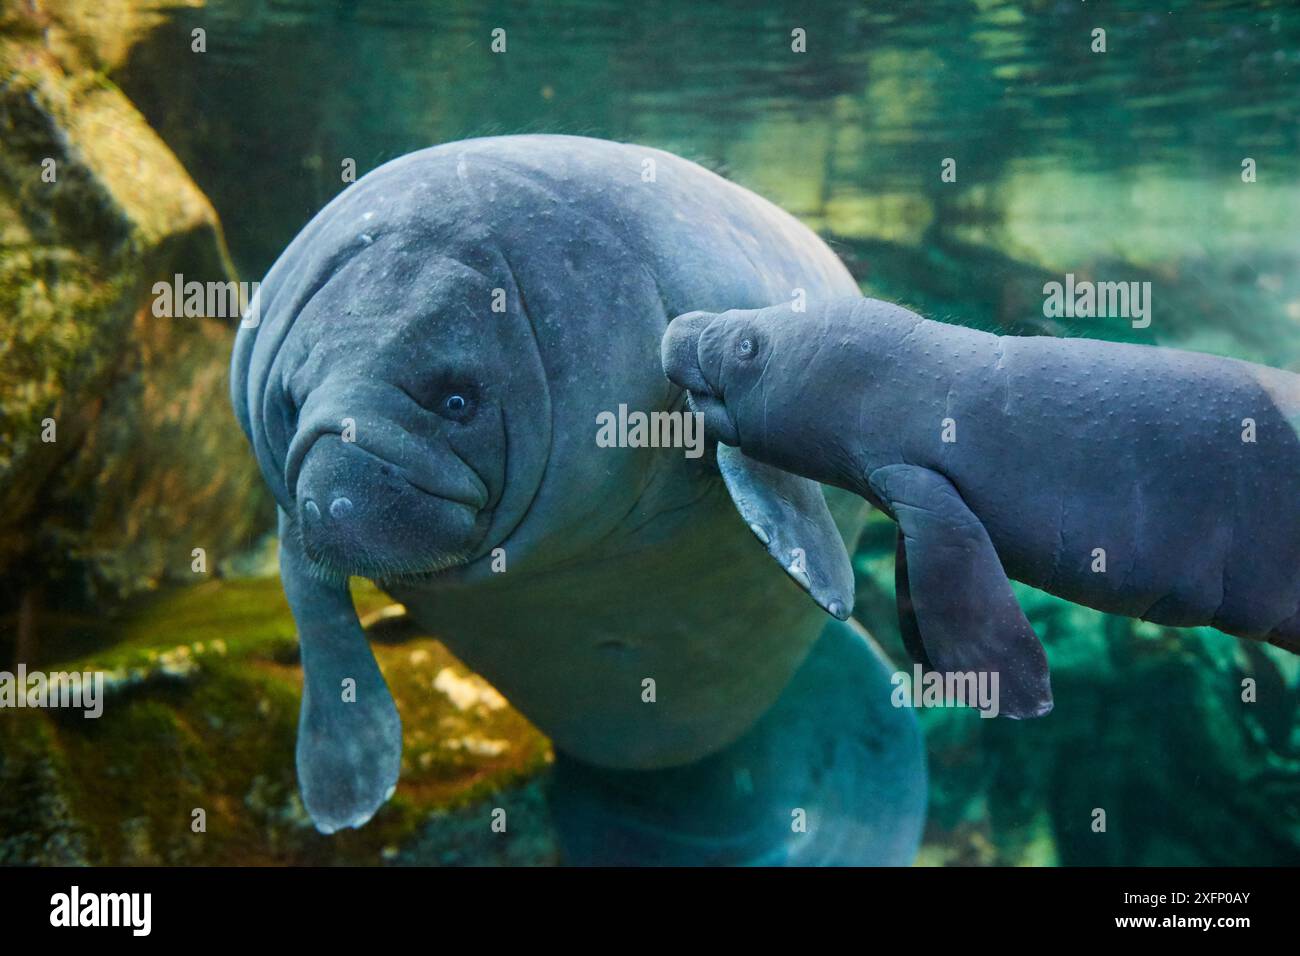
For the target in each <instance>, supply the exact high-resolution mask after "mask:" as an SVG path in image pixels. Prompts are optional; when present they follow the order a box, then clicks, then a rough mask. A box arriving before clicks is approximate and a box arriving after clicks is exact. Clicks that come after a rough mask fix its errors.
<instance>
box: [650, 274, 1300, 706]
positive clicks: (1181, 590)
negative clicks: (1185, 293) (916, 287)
mask: <svg viewBox="0 0 1300 956" xmlns="http://www.w3.org/2000/svg"><path fill="white" fill-rule="evenodd" d="M663 361H664V369H665V371H666V373H667V374H668V376H669V378H671V379H672V380H673V381H674V382H676V383H677V384H679V385H681V386H682V387H684V388H687V389H688V390H689V391H690V394H691V400H692V402H693V403H694V405H695V407H697V408H699V409H701V411H702V413H703V414H704V415H705V417H706V422H707V424H708V428H709V430H710V431H711V433H712V434H714V435H715V436H716V437H718V438H720V440H722V441H724V442H727V443H729V444H730V445H733V446H737V447H739V448H740V449H741V450H742V451H743V452H744V454H745V455H747V456H752V457H753V458H756V459H758V460H761V461H764V462H767V463H769V464H771V465H774V466H777V467H779V468H782V469H787V470H789V471H791V472H792V473H797V474H799V475H804V476H807V477H810V478H813V479H816V480H817V481H822V482H826V483H828V484H831V485H835V486H838V487H840V488H846V489H849V490H851V491H853V492H855V493H857V494H859V495H861V496H863V497H864V498H866V499H868V500H870V501H872V502H873V503H875V504H877V505H878V506H880V507H881V508H883V509H884V510H885V511H886V512H888V513H889V514H890V515H891V516H892V517H893V518H894V519H895V520H896V521H897V522H898V525H899V538H898V562H897V590H898V607H899V613H900V622H901V625H902V629H903V633H904V637H905V639H906V640H907V641H908V643H909V645H910V649H911V650H912V651H913V653H914V654H915V655H916V656H917V657H918V658H919V659H920V660H922V661H923V662H924V663H926V664H928V665H929V666H932V667H935V668H937V669H939V670H941V671H967V670H984V671H997V672H999V673H1000V674H1001V676H1002V681H1001V685H1002V686H1001V690H1002V704H1001V709H1002V712H1003V713H1006V714H1009V715H1011V716H1022V717H1024V716H1036V715H1038V714H1041V713H1045V712H1046V711H1047V710H1049V709H1050V708H1051V689H1050V686H1049V680H1048V672H1047V661H1046V658H1045V656H1044V654H1043V651H1042V648H1041V646H1040V645H1039V643H1038V640H1037V638H1036V637H1035V636H1034V633H1033V631H1032V630H1031V628H1030V626H1029V622H1028V621H1027V620H1025V616H1024V613H1023V612H1022V611H1021V610H1020V607H1019V605H1018V604H1017V603H1016V600H1015V597H1014V596H1013V595H1012V593H1011V587H1010V585H1009V584H1008V582H1007V576H1008V575H1010V577H1012V578H1015V579H1016V580H1018V581H1023V582H1025V583H1026V584H1030V585H1033V586H1034V587H1037V588H1041V589H1042V590H1045V591H1049V592H1051V593H1053V594H1056V595H1059V596H1061V597H1064V598H1067V599H1068V600H1071V601H1075V602H1077V603H1079V604H1085V605H1088V606H1089V607H1094V608H1097V609H1099V610H1102V611H1108V612H1110V613H1113V614H1123V615H1128V616H1130V617H1138V618H1142V619H1143V620H1147V621H1154V622H1156V623H1158V624H1166V625H1170V626H1174V627H1192V626H1196V625H1209V626H1212V627H1216V628H1218V629H1220V630H1222V631H1226V632H1227V633H1229V634H1234V635H1237V636H1240V637H1247V638H1256V639H1259V640H1265V641H1269V642H1271V643H1273V644H1276V645H1278V646H1279V647H1284V648H1287V649H1288V650H1291V651H1300V499H1297V496H1296V489H1297V488H1300V441H1298V440H1297V427H1298V426H1300V376H1296V375H1292V374H1290V373H1288V372H1283V371H1279V370H1278V369H1273V368H1267V367H1264V366H1260V365H1253V364H1250V363H1248V362H1241V361H1237V360H1234V359H1227V358H1219V357H1216V356H1212V355H1203V354H1199V353H1195V352H1186V351H1180V350H1177V349H1169V348H1156V347H1152V346H1140V345H1125V344H1117V343H1112V342H1101V341H1095V340H1089V339H1059V338H1051V337H1044V336H1026V337H1016V336H997V335H991V334H989V333H987V332H981V331H977V330H973V329H967V328H961V327H958V326H952V325H946V324H943V323H940V322H932V321H929V320H927V319H923V318H921V317H920V316H919V315H916V314H915V313H913V312H909V311H908V310H906V309H903V308H900V307H898V306H895V305H890V304H889V303H885V302H879V301H876V300H872V299H864V298H862V297H861V296H851V297H849V298H846V299H833V298H832V299H824V300H818V301H813V302H810V304H809V305H808V308H807V311H806V312H802V313H795V312H793V311H792V310H791V309H790V307H788V306H773V307H771V308H764V309H759V310H747V309H737V310H732V311H727V312H724V313H722V314H720V315H714V314H709V313H693V314H688V315H683V316H681V317H679V318H678V319H676V320H675V321H674V322H673V323H672V325H671V326H670V327H669V330H668V333H667V334H666V335H665V337H664V341H663Z"/></svg>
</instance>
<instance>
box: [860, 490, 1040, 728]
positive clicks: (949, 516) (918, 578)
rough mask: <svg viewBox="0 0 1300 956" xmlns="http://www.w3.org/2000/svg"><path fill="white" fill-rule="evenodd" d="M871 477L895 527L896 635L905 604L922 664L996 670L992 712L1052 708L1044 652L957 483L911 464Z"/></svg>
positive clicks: (1035, 713) (1029, 713) (1024, 713)
mask: <svg viewBox="0 0 1300 956" xmlns="http://www.w3.org/2000/svg"><path fill="white" fill-rule="evenodd" d="M870 482H871V487H872V489H873V490H874V491H875V492H876V494H877V495H879V496H880V498H881V500H882V501H884V502H885V503H886V504H887V505H888V506H889V509H890V510H891V511H892V512H893V513H894V516H895V518H896V519H897V521H898V527H899V529H900V530H901V532H902V535H903V550H904V551H905V555H904V562H905V563H904V565H903V568H904V570H903V574H902V575H901V576H900V577H899V583H900V584H901V585H902V586H903V590H901V591H900V592H899V594H898V601H899V609H900V615H899V616H900V621H899V623H900V627H901V628H902V630H903V636H904V641H905V642H906V641H907V640H908V627H909V623H910V622H909V621H908V620H907V618H908V617H909V616H910V615H909V613H908V611H909V610H910V612H911V615H914V616H915V628H916V633H918V634H919V636H920V643H921V644H922V646H923V649H924V657H925V658H927V659H928V664H927V666H929V667H931V668H933V669H934V670H937V671H940V672H943V673H949V672H955V671H984V672H996V673H997V674H998V683H999V701H998V705H999V711H1000V712H1001V713H1003V714H1005V715H1007V716H1008V717H1016V718H1023V717H1040V716H1042V715H1043V714H1046V713H1047V712H1048V711H1049V710H1051V709H1052V688H1051V681H1050V677H1049V675H1048V669H1047V655H1046V654H1045V653H1044V651H1043V646H1042V644H1040V643H1039V640H1038V636H1037V635H1036V634H1035V633H1034V630H1033V628H1031V627H1030V626H1029V621H1028V620H1026V618H1025V613H1024V611H1022V610H1021V608H1020V605H1019V603H1018V602H1017V601H1016V598H1015V595H1014V594H1013V593H1012V592H1011V582H1010V581H1008V580H1007V576H1006V572H1004V571H1003V569H1002V562H1001V561H1000V560H999V559H998V555H997V551H996V550H994V548H993V542H992V541H990V540H989V535H988V532H987V531H986V530H985V529H984V525H983V524H981V523H980V520H979V519H978V518H977V517H976V516H975V515H974V514H973V513H972V512H971V510H970V508H968V507H967V506H966V502H965V501H963V500H962V497H961V495H960V494H959V493H958V491H957V489H956V488H954V487H953V485H952V483H951V482H950V481H948V479H947V478H945V477H944V476H943V475H941V474H939V473H938V472H935V471H931V470H929V469H928V468H920V467H917V466H915V465H889V466H887V467H885V468H880V469H878V470H877V471H875V472H873V473H872V474H871V476H870ZM923 663H925V662H923Z"/></svg>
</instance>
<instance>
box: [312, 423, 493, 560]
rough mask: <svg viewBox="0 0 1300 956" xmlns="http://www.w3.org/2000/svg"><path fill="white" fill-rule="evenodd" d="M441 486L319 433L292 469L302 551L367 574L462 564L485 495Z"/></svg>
mask: <svg viewBox="0 0 1300 956" xmlns="http://www.w3.org/2000/svg"><path fill="white" fill-rule="evenodd" d="M457 464H459V463H457ZM445 483H446V482H444V484H445ZM439 492H441V493H435V492H434V491H432V490H430V489H429V488H425V487H421V486H420V485H418V484H416V483H414V482H413V481H412V479H411V474H410V471H409V470H408V469H406V468H403V467H402V466H400V465H398V464H396V463H394V462H391V461H388V460H385V459H384V458H383V457H380V456H379V455H377V454H375V453H373V452H371V451H369V450H367V449H366V448H365V447H363V446H362V445H360V444H358V443H356V442H347V441H344V440H343V437H342V436H341V435H337V434H327V435H322V436H321V437H320V438H318V439H317V440H316V441H315V442H314V443H313V444H312V446H311V448H310V449H309V450H308V451H307V453H306V455H305V457H304V458H303V460H302V467H301V469H300V470H299V472H298V476H297V483H296V494H295V498H296V503H297V512H298V526H299V528H300V530H301V534H302V543H303V547H304V550H305V551H306V553H307V556H308V557H309V558H310V559H311V560H312V561H314V562H315V563H316V564H317V565H319V566H321V567H323V568H325V569H328V570H331V571H333V572H335V573H343V574H355V575H363V576H366V577H380V578H383V577H396V576H402V575H416V574H425V573H430V572H434V571H440V570H443V569H445V568H447V567H450V566H452V565H455V564H459V563H462V562H463V561H464V559H465V557H466V556H467V555H468V553H469V552H470V551H471V550H472V549H473V547H474V545H475V544H476V543H477V539H478V537H479V532H481V529H480V528H479V527H478V520H477V519H478V514H479V510H480V508H481V506H482V501H481V498H482V495H481V493H480V491H479V489H477V488H475V487H473V486H472V485H469V486H467V487H464V488H460V489H456V490H452V489H449V488H440V489H439Z"/></svg>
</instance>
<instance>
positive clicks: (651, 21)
mask: <svg viewBox="0 0 1300 956" xmlns="http://www.w3.org/2000/svg"><path fill="white" fill-rule="evenodd" d="M196 26H203V27H205V28H206V29H207V30H208V34H209V36H208V41H209V46H208V52H207V53H206V54H201V55H200V54H192V53H190V52H188V43H189V34H190V31H191V30H192V29H193V28H194V27H196ZM1098 27H1100V28H1102V29H1104V30H1105V31H1106V37H1105V40H1106V52H1104V53H1096V52H1093V51H1092V46H1093V43H1094V40H1093V35H1092V31H1093V29H1094V28H1098ZM497 28H500V29H504V30H505V39H506V50H505V52H504V53H498V54H494V53H492V52H491V49H490V44H491V40H492V31H493V30H494V29H497ZM795 29H802V30H804V31H805V36H806V52H804V53H795V52H792V49H791V46H792V31H793V30H795ZM118 79H119V82H120V83H121V84H122V86H123V88H124V89H125V90H126V91H127V92H128V93H129V94H130V95H131V96H132V98H133V100H134V101H135V102H136V103H137V104H138V105H139V106H140V107H141V108H142V110H143V111H144V112H145V114H146V116H148V118H149V120H150V121H151V123H152V124H153V125H154V126H155V127H156V128H157V129H158V130H159V131H160V132H161V133H162V134H163V136H164V138H165V139H167V141H168V142H169V144H171V145H172V146H173V148H175V149H176V150H177V152H178V153H179V155H180V157H181V158H182V160H184V161H185V163H186V166H187V167H188V168H189V170H190V171H191V173H192V174H193V175H194V176H195V178H196V179H197V180H198V182H199V184H200V185H201V186H203V187H204V188H205V190H206V191H207V192H208V193H209V195H210V196H211V197H212V199H213V201H214V203H215V204H216V206H217V208H218V210H219V212H220V213H221V216H222V219H223V222H224V224H225V228H226V234H227V238H228V240H229V243H230V245H231V248H232V251H233V253H234V256H235V258H236V261H237V262H238V263H239V265H240V267H241V269H242V270H243V271H244V272H245V273H247V274H248V275H249V276H250V277H256V276H260V275H261V274H262V273H263V272H264V271H265V269H266V267H267V266H268V265H269V264H270V263H271V262H272V261H273V260H274V258H275V256H276V255H277V254H278V252H279V251H280V249H282V248H283V247H284V245H285V243H286V242H287V241H288V240H289V239H290V238H291V237H292V236H293V234H294V233H295V232H296V231H297V230H298V228H299V227H300V226H301V225H302V224H303V223H304V222H305V221H306V220H307V219H308V218H309V217H310V216H311V215H312V214H313V213H314V212H315V211H316V210H318V209H319V208H320V207H321V205H323V204H324V203H325V202H326V201H327V200H328V199H329V198H330V197H331V196H333V195H334V194H335V193H337V192H338V191H339V190H340V189H341V188H342V185H343V184H342V182H341V178H340V163H341V162H342V159H343V158H352V159H354V160H355V161H356V164H357V166H358V171H359V172H364V171H366V170H368V169H370V168H373V167H374V166H377V165H379V164H380V163H382V162H384V161H385V160H387V159H391V158H393V157H395V156H399V155H401V154H403V153H405V152H408V151H410V150H413V149H418V148H420V147H423V146H427V145H430V144H434V143H440V142H446V141H449V140H455V139H461V138H465V137H469V136H480V135H490V134H496V133H512V132H523V131H546V132H568V133H580V134H587V135H593V136H602V137H607V138H612V139H619V140H630V141H637V142H643V143H648V144H651V145H655V146H659V147H663V148H665V149H668V150H671V151H673V152H676V153H679V154H681V155H684V156H687V157H690V158H692V159H696V160H698V161H700V162H702V163H704V164H706V165H708V166H710V167H712V168H715V169H718V170H721V171H723V172H725V173H726V174H727V175H729V176H730V177H731V178H733V179H735V180H737V181H738V182H741V183H743V184H744V185H746V186H748V187H750V188H752V189H754V190H756V191H757V192H759V193H761V194H762V195H765V196H767V197H768V198H770V199H772V200H774V201H776V202H777V203H779V204H781V205H782V206H784V207H785V208H787V209H789V210H791V211H792V212H795V213H796V214H798V215H800V216H801V217H803V218H804V219H805V220H806V221H808V222H809V223H811V224H812V225H814V226H815V227H817V228H818V229H819V230H820V231H822V232H823V234H825V235H827V236H828V237H830V238H832V239H833V240H834V241H837V242H838V243H839V245H838V246H837V248H838V249H839V251H840V252H841V254H842V255H844V257H845V258H846V260H848V261H849V262H850V264H851V266H852V267H853V269H854V271H855V273H856V274H857V275H858V276H859V278H860V279H861V280H862V281H863V282H864V283H865V285H866V287H867V289H868V291H874V292H877V293H878V294H882V295H888V296H890V297H892V298H897V299H902V300H904V301H908V302H911V303H912V304H914V305H916V306H918V307H922V308H924V309H926V310H927V312H929V313H930V314H935V313H936V312H937V313H940V314H941V317H944V318H948V319H949V320H952V321H959V322H974V323H980V324H997V325H1001V326H1006V327H1011V328H1013V329H1014V328H1015V327H1017V326H1020V325H1022V324H1026V323H1029V324H1030V327H1031V328H1034V327H1036V325H1035V323H1036V324H1037V325H1041V319H1042V315H1041V300H1042V296H1041V285H1042V275H1040V273H1041V272H1043V271H1047V272H1050V273H1052V274H1055V275H1057V277H1058V278H1059V274H1061V273H1064V272H1066V271H1073V272H1075V273H1076V274H1080V275H1083V274H1092V273H1096V272H1102V273H1105V275H1104V277H1106V278H1115V279H1154V280H1155V281H1156V288H1155V293H1154V311H1155V316H1154V322H1153V328H1152V329H1151V330H1150V331H1149V335H1150V337H1151V338H1153V339H1154V340H1156V341H1161V342H1177V343H1179V344H1190V345H1192V346H1193V347H1202V348H1206V349H1209V350H1213V351H1219V352H1232V353H1234V354H1240V355H1243V356H1245V357H1252V358H1257V359H1261V360H1265V361H1270V362H1272V363H1274V364H1294V363H1295V362H1296V361H1297V359H1298V358H1300V279H1297V270H1296V269H1295V263H1296V261H1297V257H1298V256H1300V234H1298V233H1297V230H1296V229H1295V227H1294V224H1295V223H1296V222H1297V221H1298V220H1300V186H1298V183H1300V179H1298V178H1297V177H1298V174H1300V149H1298V148H1297V147H1300V121H1298V120H1300V116H1298V115H1297V110H1298V108H1300V96H1298V95H1297V91H1298V90H1300V12H1298V11H1297V10H1296V9H1295V8H1294V6H1293V5H1291V4H1288V3H1277V4H1274V5H1271V6H1270V5H1265V6H1263V7H1259V8H1248V7H1246V6H1245V5H1243V4H1238V3H1199V4H1193V3H1174V4H1170V5H1168V8H1167V9H1166V8H1165V7H1163V6H1155V5H1152V4H1149V3H1142V2H1125V3H1107V2H1086V3H1085V2H1074V0H1059V2H1037V3H1001V2H991V0H978V2H971V0H961V2H957V0H942V2H933V3H925V4H918V3H889V4H885V3H821V4H817V5H815V9H813V10H805V5H803V4H795V3H776V4H771V3H767V4H764V3H759V4H753V3H731V4H728V3H723V4H716V5H709V6H707V7H705V6H703V5H700V4H695V3H680V2H679V3H662V2H649V3H638V4H630V5H629V4H617V3H604V2H560V3H547V4H544V5H538V6H536V7H532V8H529V9H526V10H519V11H516V10H513V9H512V8H511V7H510V6H508V5H504V4H496V3H450V4H443V3H438V4H432V3H420V2H412V0H405V2H389V3H373V4H362V3H340V4H336V5H334V6H332V7H331V6H330V5H327V4H317V3H299V4H288V3H271V4H253V3H218V4H215V5H213V6H212V7H210V8H209V9H207V10H203V11H192V12H184V13H181V14H179V15H178V16H177V17H176V18H175V20H174V21H172V23H171V24H170V25H169V26H167V27H164V28H163V29H161V30H160V31H158V32H157V33H156V34H155V35H154V36H153V37H152V38H151V40H150V42H148V43H146V44H145V45H143V46H142V47H141V48H139V50H138V51H137V53H136V54H135V56H133V57H132V59H131V60H130V62H129V63H128V64H127V66H126V67H125V68H124V69H123V70H122V71H121V76H120V77H119V78H118ZM948 158H951V159H953V160H955V161H956V182H943V181H941V176H940V173H941V163H942V162H943V160H944V159H948ZM1245 158H1251V159H1253V160H1254V161H1255V165H1256V171H1257V178H1256V181H1255V182H1253V183H1249V184H1247V183H1243V182H1242V178H1241V173H1242V167H1241V163H1242V161H1243V159H1245ZM1081 331H1082V332H1083V333H1084V334H1089V335H1099V334H1100V335H1107V336H1111V337H1115V336H1121V335H1127V334H1130V333H1126V332H1125V331H1124V330H1123V329H1122V328H1109V327H1107V326H1106V325H1105V323H1099V324H1096V325H1095V326H1094V327H1091V328H1085V329H1083V330H1081Z"/></svg>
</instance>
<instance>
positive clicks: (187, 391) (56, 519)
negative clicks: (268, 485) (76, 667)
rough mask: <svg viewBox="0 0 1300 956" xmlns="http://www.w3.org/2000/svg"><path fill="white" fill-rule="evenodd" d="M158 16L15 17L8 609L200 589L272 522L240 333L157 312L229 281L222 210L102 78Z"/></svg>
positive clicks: (2, 385) (3, 39) (0, 183)
mask: <svg viewBox="0 0 1300 956" xmlns="http://www.w3.org/2000/svg"><path fill="white" fill-rule="evenodd" d="M160 9H161V8H160V7H159V5H157V4H150V5H145V4H127V3H118V4H114V5H112V6H111V8H110V9H108V10H105V9H104V8H103V5H102V4H93V5H92V4H77V3H54V4H42V5H30V6H29V5H17V6H16V7H10V8H7V12H6V13H5V14H4V15H3V18H2V19H0V580H3V581H4V586H3V587H2V588H0V610H3V605H8V606H10V607H12V606H13V605H14V604H15V603H16V602H17V601H18V598H19V595H20V594H22V595H25V597H26V599H27V604H28V605H36V606H38V605H39V603H40V602H39V594H38V591H39V589H41V588H43V589H44V590H45V591H47V592H48V591H51V590H53V589H55V588H58V589H59V590H61V591H62V592H63V597H64V603H65V604H66V603H70V602H71V600H72V599H73V598H74V597H75V595H77V594H79V593H81V594H84V593H86V592H88V591H89V592H91V593H94V594H97V595H100V596H102V595H105V594H115V593H122V592H129V591H132V590H135V589H138V588H140V587H142V586H147V585H149V584H152V583H153V582H155V581H157V580H158V579H159V578H161V577H163V576H165V575H167V574H189V573H192V572H191V568H192V564H193V562H194V549H196V548H203V549H204V561H203V565H204V566H207V567H215V566H216V564H217V563H219V562H220V561H221V560H222V559H223V558H225V557H227V556H228V555H229V554H230V553H232V552H233V551H234V550H235V549H236V548H237V547H239V546H241V545H242V544H243V543H244V542H245V540H246V539H247V538H248V537H249V535H250V533H251V531H252V530H253V529H254V528H256V527H257V526H258V525H259V524H265V523H266V521H267V520H268V518H269V512H268V510H267V508H266V506H265V504H264V501H265V499H264V496H263V494H262V492H261V490H260V487H261V486H260V482H258V481H256V475H255V470H254V468H253V465H252V463H251V459H250V457H249V456H248V455H247V454H246V451H245V449H244V447H243V442H242V438H241V437H240V435H239V433H238V429H237V427H236V425H235V423H234V420H233V417H232V415H231V414H230V412H229V411H228V409H227V404H228V403H227V401H226V399H225V392H226V375H225V362H226V356H227V355H228V352H229V346H230V340H231V337H232V335H233V323H232V322H231V321H230V320H229V319H225V320H221V319H216V318H212V319H209V318H160V317H156V316H155V315H154V310H153V309H152V308H151V298H152V297H151V290H152V287H153V284H154V283H155V282H156V281H159V280H164V279H166V280H170V279H171V278H172V276H173V275H175V274H177V273H180V274H182V275H184V276H185V277H186V278H187V280H188V279H193V280H197V281H224V280H228V279H230V278H232V269H231V266H230V262H229V257H228V256H227V254H226V251H225V247H224V243H223V240H222V237H221V230H220V225H219V223H218V220H217V216H216V213H215V212H214V211H213V209H212V206H211V204H210V203H209V202H208V201H207V199H206V197H205V196H204V195H203V193H202V192H201V191H200V190H199V189H198V187H196V186H195V185H194V183H193V181H192V180H191V179H190V177H189V175H188V173H186V171H185V170H184V168H183V167H182V166H181V165H180V163H179V162H178V161H177V160H176V158H175V157H174V156H173V155H172V153H171V151H170V150H169V149H168V148H167V146H166V145H165V144H164V143H163V142H162V140H161V139H159V138H158V136H157V135H156V134H155V133H154V132H153V130H152V129H150V127H149V125H148V124H147V123H146V122H145V121H144V119H143V118H142V117H141V116H140V114H139V113H138V112H137V111H136V110H135V108H134V107H133V106H132V105H131V104H130V102H128V101H127V99H126V98H125V97H124V96H123V95H122V93H121V92H120V91H119V90H118V89H117V88H116V87H115V86H114V85H113V84H112V83H111V82H109V81H108V80H106V79H105V76H104V73H103V71H104V70H105V69H108V68H110V67H111V66H113V65H115V64H116V63H117V62H118V61H119V60H120V59H121V57H123V56H125V55H126V51H127V49H129V46H130V43H131V41H132V37H134V36H137V35H138V34H139V33H141V32H143V31H144V30H145V29H146V28H147V27H148V26H149V24H150V23H151V22H152V21H154V20H156V19H157V18H158V16H159V15H160V14H159V10H160ZM34 594H36V595H37V596H36V597H35V598H33V595H34ZM29 610H30V607H29ZM25 620H28V621H30V615H28V616H27V617H26V618H25ZM22 650H23V653H24V656H28V657H29V656H30V652H31V648H30V647H27V648H23V649H22ZM6 656H8V655H6Z"/></svg>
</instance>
